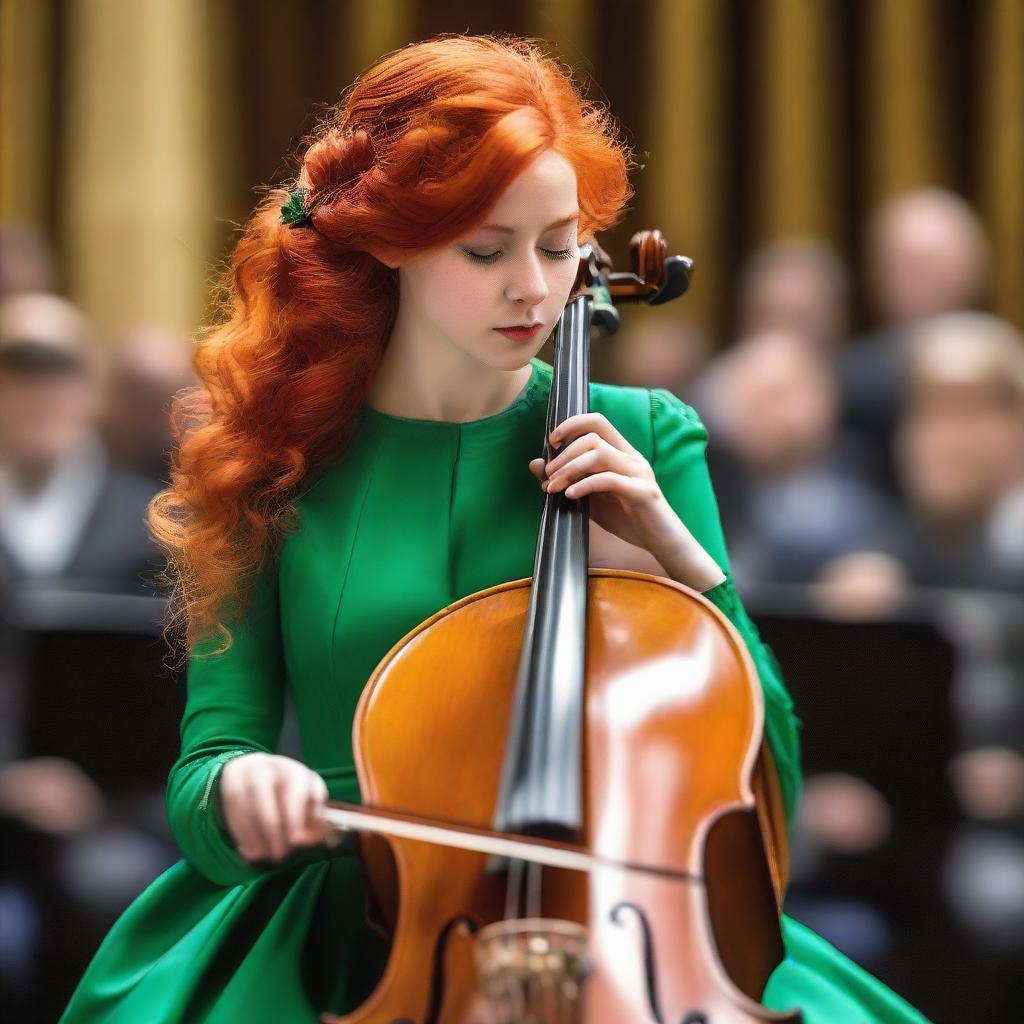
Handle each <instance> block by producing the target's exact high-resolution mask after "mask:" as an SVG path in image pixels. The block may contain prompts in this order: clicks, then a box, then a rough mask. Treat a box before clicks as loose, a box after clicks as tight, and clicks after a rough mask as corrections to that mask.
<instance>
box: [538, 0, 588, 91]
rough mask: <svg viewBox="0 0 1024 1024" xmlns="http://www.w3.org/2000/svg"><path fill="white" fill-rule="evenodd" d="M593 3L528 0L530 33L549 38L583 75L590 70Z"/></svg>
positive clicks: (564, 0)
mask: <svg viewBox="0 0 1024 1024" xmlns="http://www.w3.org/2000/svg"><path fill="white" fill-rule="evenodd" d="M595 11H596V7H595V5H594V4H591V3H589V2H585V0H527V5H526V17H527V25H528V26H529V31H530V32H531V33H534V32H535V33H537V35H539V36H541V37H542V38H545V39H550V40H551V41H552V42H553V43H555V45H556V46H557V47H558V50H559V55H560V56H561V57H562V58H564V59H565V60H566V61H567V62H568V63H569V64H570V65H571V66H572V67H573V68H576V69H578V70H579V71H581V72H582V73H583V74H585V75H590V74H593V67H594V17H595Z"/></svg>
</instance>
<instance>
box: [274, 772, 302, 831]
mask: <svg viewBox="0 0 1024 1024" xmlns="http://www.w3.org/2000/svg"><path fill="white" fill-rule="evenodd" d="M306 774H307V773H306V771H304V770H289V771H287V772H285V773H284V774H283V775H282V777H281V782H280V784H279V785H278V786H277V787H276V788H275V791H276V795H277V807H278V813H279V814H280V818H281V831H282V833H283V835H284V840H285V844H286V847H288V848H290V847H292V846H301V845H302V844H303V843H304V842H305V841H306V802H307V800H308V798H309V787H308V785H307V782H306Z"/></svg>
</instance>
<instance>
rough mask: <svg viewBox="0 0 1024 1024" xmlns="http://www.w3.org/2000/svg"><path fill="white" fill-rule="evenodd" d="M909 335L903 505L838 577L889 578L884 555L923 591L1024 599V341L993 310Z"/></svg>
mask: <svg viewBox="0 0 1024 1024" xmlns="http://www.w3.org/2000/svg"><path fill="white" fill-rule="evenodd" d="M908 339H909V341H908V346H907V362H906V368H905V388H904V399H905V400H904V403H903V405H902V411H901V412H900V414H899V418H898V420H897V424H896V428H895V438H894V441H895V445H894V450H895V456H896V467H897V472H898V488H899V491H900V494H901V495H902V498H903V509H902V511H901V512H900V513H899V514H898V515H895V516H893V518H892V519H891V520H890V522H889V523H887V524H886V525H885V526H884V527H883V528H882V529H881V530H880V531H878V532H877V533H876V534H875V536H874V537H872V538H871V539H870V541H869V542H868V544H867V550H866V552H865V554H863V555H861V554H857V555H853V556H851V557H850V558H847V559H845V560H843V561H842V562H837V563H834V564H832V565H830V566H828V567H827V569H826V575H827V577H828V579H829V581H830V582H831V583H833V584H838V585H842V584H843V582H844V580H846V579H850V580H853V579H857V580H858V581H859V582H858V584H857V585H858V586H860V585H861V582H860V581H862V580H863V578H864V577H865V575H871V574H872V573H878V574H882V575H884V576H885V577H886V578H887V579H888V578H889V577H890V576H891V573H892V571H893V570H892V567H891V566H887V565H885V564H884V561H883V560H880V559H879V553H881V554H882V555H886V556H888V557H889V558H891V559H892V560H893V561H894V562H895V564H896V565H897V566H898V569H899V571H900V572H901V573H902V575H903V576H904V578H905V581H906V583H907V584H909V585H912V586H926V587H970V588H975V589H981V590H1004V591H1010V592H1011V593H1016V594H1021V595H1024V559H1022V557H1021V534H1022V533H1024V518H1022V517H1021V515H1020V512H1021V508H1022V500H1024V499H1022V495H1024V337H1021V335H1020V334H1019V332H1017V331H1016V330H1014V329H1013V328H1012V327H1011V326H1010V325H1009V324H1006V323H1004V322H1003V321H1001V320H998V319H997V318H995V317H993V316H990V315H988V314H984V313H952V314H947V315H945V316H942V317H936V318H934V319H931V320H928V321H924V322H922V323H920V324H918V325H917V326H916V327H915V328H914V330H913V332H912V333H911V334H909V335H908Z"/></svg>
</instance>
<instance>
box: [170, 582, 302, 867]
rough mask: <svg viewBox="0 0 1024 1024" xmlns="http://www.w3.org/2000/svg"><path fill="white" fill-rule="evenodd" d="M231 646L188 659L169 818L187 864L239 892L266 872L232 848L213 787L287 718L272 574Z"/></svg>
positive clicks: (255, 590) (257, 586) (272, 743)
mask: <svg viewBox="0 0 1024 1024" xmlns="http://www.w3.org/2000/svg"><path fill="white" fill-rule="evenodd" d="M231 631H232V636H233V640H234V642H233V644H232V646H231V647H230V648H229V650H228V651H227V652H226V653H224V654H221V655H216V656H206V657H203V656H200V655H201V653H202V652H201V651H199V652H196V653H194V654H193V655H192V657H191V658H190V659H189V665H188V698H187V701H186V706H185V714H184V716H183V718H182V721H181V755H180V757H179V758H178V760H177V761H176V762H175V764H174V767H173V768H172V769H171V772H170V776H169V778H168V783H167V816H168V820H169V822H170V826H171V831H172V832H173V834H174V837H175V839H176V840H177V842H178V846H179V847H180V848H181V851H182V853H183V854H184V856H185V859H186V860H188V861H189V862H190V863H191V864H192V866H193V867H194V868H195V869H196V870H197V871H199V872H200V874H202V875H204V876H205V877H206V878H208V879H209V880H210V881H212V882H216V883H218V884H220V885H236V884H238V883H240V882H245V881H248V880H250V879H252V878H255V877H257V876H259V875H261V874H263V873H264V872H265V871H266V870H268V869H267V868H260V867H257V866H256V865H253V864H250V863H249V862H248V861H247V860H245V858H244V857H242V856H241V855H240V854H239V853H238V851H237V850H236V849H235V848H234V845H233V844H232V841H231V838H230V836H229V835H228V833H227V831H226V830H225V829H224V827H223V825H222V823H221V821H220V819H219V815H218V814H217V792H216V785H217V780H218V777H219V775H220V772H221V770H222V769H223V767H224V764H225V763H226V762H227V761H228V760H229V759H230V758H231V757H234V756H236V755H238V754H247V753H252V752H254V751H261V752H263V753H273V752H274V750H275V748H276V745H277V741H278V736H279V734H280V731H281V721H282V716H283V713H284V678H285V674H284V661H283V657H282V652H281V628H280V620H279V617H278V603H277V571H276V567H275V568H273V569H271V570H268V571H267V572H265V573H264V574H262V575H261V576H259V577H258V578H257V579H256V581H255V582H254V583H253V586H252V591H251V595H250V598H249V605H248V609H247V611H246V613H245V616H244V618H243V620H242V621H241V622H239V623H234V624H232V627H231Z"/></svg>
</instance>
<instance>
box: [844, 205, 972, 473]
mask: <svg viewBox="0 0 1024 1024" xmlns="http://www.w3.org/2000/svg"><path fill="white" fill-rule="evenodd" d="M988 259H989V257H988V243H987V241H986V238H985V233H984V230H983V228H982V226H981V223H980V221H979V220H978V218H977V216H976V215H975V213H974V211H973V210H972V209H971V207H970V206H969V205H968V204H967V203H966V202H965V201H964V200H963V199H962V198H961V197H960V196H957V195H955V194H953V193H952V192H946V191H944V190H942V189H938V188H926V189H919V190H916V191H912V192H907V193H903V194H901V195H899V196H896V197H895V198H894V199H892V200H891V201H890V202H889V203H887V204H886V205H885V206H883V207H882V209H881V210H879V212H878V213H877V214H876V215H875V217H874V219H873V221H872V222H871V224H870V226H869V230H868V243H867V258H866V266H865V271H866V276H867V283H868V287H869V291H870V298H871V301H872V304H873V306H874V307H875V312H876V313H877V315H878V317H879V318H880V326H879V328H878V329H877V330H875V331H873V332H872V333H870V334H868V335H866V336H865V337H862V338H859V339H855V340H854V341H853V343H852V344H850V345H849V346H848V347H847V348H846V349H845V350H844V351H843V353H842V356H841V359H840V364H839V372H840V382H841V385H842V396H843V421H844V424H845V425H846V426H847V427H848V428H850V429H851V430H854V431H856V432H858V433H859V434H861V435H862V436H863V437H864V438H865V439H866V440H867V441H868V442H869V444H870V445H871V446H872V447H873V449H874V450H875V451H876V452H877V453H878V459H877V464H876V466H875V472H876V473H877V474H878V477H879V480H880V481H881V482H883V483H884V484H885V485H886V486H887V487H890V488H892V489H894V488H895V482H896V474H895V467H894V465H893V463H892V459H891V441H892V435H893V430H894V427H895V423H896V419H897V417H898V414H899V408H900V401H901V396H902V390H903V375H904V368H905V363H906V358H907V352H908V348H909V344H910V337H911V333H912V332H911V328H912V326H913V325H914V324H916V323H917V322H919V321H921V320H924V319H926V318H928V317H933V316H938V315H940V314H942V313H951V312H955V311H958V310H966V309H971V308H973V307H975V306H976V305H977V304H978V303H979V302H980V301H981V300H982V299H983V297H984V292H985V286H986V279H987V272H988Z"/></svg>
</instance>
